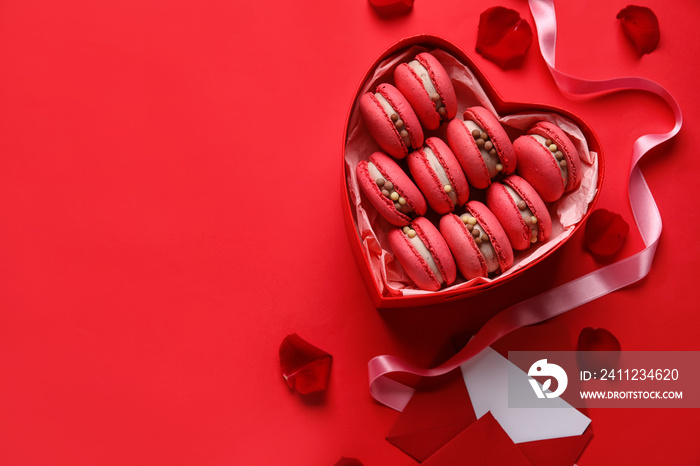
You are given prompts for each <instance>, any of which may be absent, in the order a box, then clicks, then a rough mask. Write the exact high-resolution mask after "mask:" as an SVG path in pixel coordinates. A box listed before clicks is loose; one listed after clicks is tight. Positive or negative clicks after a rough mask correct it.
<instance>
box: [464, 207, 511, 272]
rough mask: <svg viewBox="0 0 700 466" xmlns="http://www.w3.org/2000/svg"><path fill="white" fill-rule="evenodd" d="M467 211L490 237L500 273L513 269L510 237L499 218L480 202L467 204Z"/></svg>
mask: <svg viewBox="0 0 700 466" xmlns="http://www.w3.org/2000/svg"><path fill="white" fill-rule="evenodd" d="M467 210H469V212H471V214H472V216H474V217H475V218H476V220H477V221H478V222H479V225H481V227H482V228H483V229H484V232H485V233H486V234H487V235H488V236H489V238H490V241H491V245H492V246H493V249H494V250H495V251H496V256H497V257H498V263H499V264H500V267H501V270H500V273H503V272H505V271H506V270H508V269H509V268H511V267H512V266H513V260H514V256H513V246H511V244H510V240H509V239H508V235H507V234H506V232H505V230H504V229H503V226H501V223H500V222H499V221H498V218H496V216H495V215H494V214H493V212H491V210H489V208H488V207H486V205H484V204H482V203H481V202H479V201H469V202H467ZM460 220H461V219H460Z"/></svg>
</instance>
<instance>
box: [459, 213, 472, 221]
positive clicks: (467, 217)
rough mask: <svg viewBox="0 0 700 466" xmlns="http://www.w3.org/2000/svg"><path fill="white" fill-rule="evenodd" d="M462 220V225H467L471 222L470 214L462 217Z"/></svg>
mask: <svg viewBox="0 0 700 466" xmlns="http://www.w3.org/2000/svg"><path fill="white" fill-rule="evenodd" d="M460 218H461V219H462V223H467V222H468V221H469V218H470V217H469V214H462V216H461V217H460Z"/></svg>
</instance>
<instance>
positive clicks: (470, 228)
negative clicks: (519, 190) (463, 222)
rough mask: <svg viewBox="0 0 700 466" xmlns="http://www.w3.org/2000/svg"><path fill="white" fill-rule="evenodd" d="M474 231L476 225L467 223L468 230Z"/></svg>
mask: <svg viewBox="0 0 700 466" xmlns="http://www.w3.org/2000/svg"><path fill="white" fill-rule="evenodd" d="M473 229H474V225H472V224H471V223H467V230H469V231H472V230H473Z"/></svg>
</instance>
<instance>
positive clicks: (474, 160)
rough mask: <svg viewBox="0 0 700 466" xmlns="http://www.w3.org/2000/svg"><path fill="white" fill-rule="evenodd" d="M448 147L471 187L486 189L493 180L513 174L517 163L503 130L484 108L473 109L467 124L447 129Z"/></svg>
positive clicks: (467, 115)
mask: <svg viewBox="0 0 700 466" xmlns="http://www.w3.org/2000/svg"><path fill="white" fill-rule="evenodd" d="M447 143H448V144H449V146H450V149H452V152H454V154H455V156H456V157H457V160H459V163H460V165H462V168H463V169H464V173H465V174H466V175H467V179H468V180H469V184H470V185H472V186H474V187H475V188H478V189H485V188H487V187H488V186H489V185H490V184H491V181H492V180H493V179H494V178H497V177H499V176H500V177H503V176H507V175H510V174H512V173H513V172H514V171H515V167H516V163H517V159H516V157H515V152H514V151H513V145H512V144H511V142H510V138H509V137H508V135H507V134H506V132H505V130H504V129H503V126H501V123H499V121H498V119H497V118H496V117H495V116H494V115H493V113H491V112H490V111H489V110H487V109H485V108H484V107H471V108H468V109H467V110H466V111H465V112H464V121H461V120H452V121H451V122H450V123H449V125H447Z"/></svg>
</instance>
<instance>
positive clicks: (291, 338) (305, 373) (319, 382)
mask: <svg viewBox="0 0 700 466" xmlns="http://www.w3.org/2000/svg"><path fill="white" fill-rule="evenodd" d="M332 361H333V357H332V356H331V355H330V354H328V353H326V352H325V351H323V350H322V349H319V348H317V347H315V346H314V345H312V344H311V343H309V342H307V341H306V340H304V339H302V338H301V337H300V336H299V335H297V334H296V333H294V334H292V335H288V336H287V337H286V338H285V339H284V340H282V344H281V345H280V366H282V376H284V378H285V380H286V381H287V385H289V388H293V389H295V390H296V391H298V392H299V393H301V394H302V395H308V394H310V393H317V392H322V391H325V390H326V388H327V387H328V377H329V376H330V372H331V363H332Z"/></svg>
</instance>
